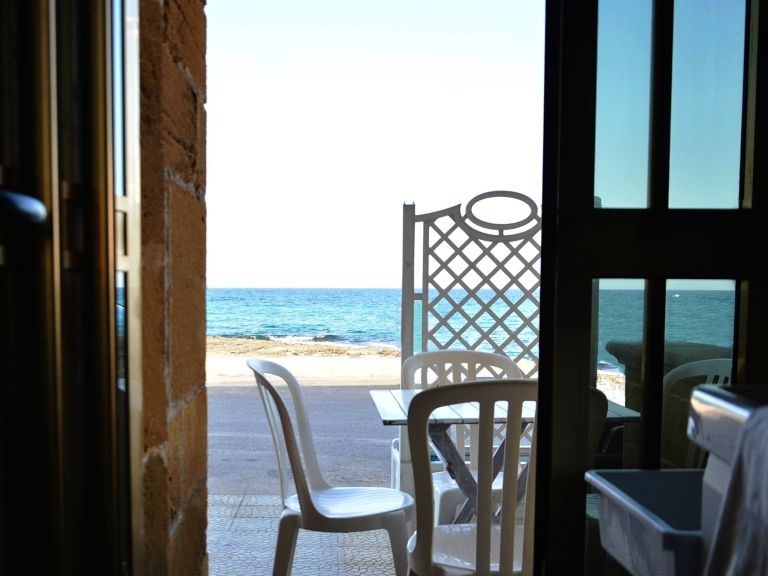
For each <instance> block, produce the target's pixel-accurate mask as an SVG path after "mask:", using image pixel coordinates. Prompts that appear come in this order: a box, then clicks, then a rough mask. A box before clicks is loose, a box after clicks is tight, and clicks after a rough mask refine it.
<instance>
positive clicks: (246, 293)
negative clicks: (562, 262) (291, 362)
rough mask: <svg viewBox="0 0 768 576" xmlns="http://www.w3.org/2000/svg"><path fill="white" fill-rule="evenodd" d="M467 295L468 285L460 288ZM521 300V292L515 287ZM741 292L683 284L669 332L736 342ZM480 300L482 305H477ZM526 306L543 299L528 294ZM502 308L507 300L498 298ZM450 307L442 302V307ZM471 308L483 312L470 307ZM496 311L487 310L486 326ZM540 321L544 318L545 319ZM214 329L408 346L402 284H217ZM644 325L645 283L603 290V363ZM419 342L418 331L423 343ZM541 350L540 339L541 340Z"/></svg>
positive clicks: (670, 303) (674, 337) (672, 297)
mask: <svg viewBox="0 0 768 576" xmlns="http://www.w3.org/2000/svg"><path fill="white" fill-rule="evenodd" d="M452 295H453V296H454V298H456V299H460V298H461V297H462V295H463V294H462V293H460V292H458V291H457V292H455V293H452ZM507 296H508V298H510V299H511V300H513V301H517V300H518V299H519V298H520V297H521V294H520V293H515V292H514V291H513V292H510V293H509V294H508V295H507ZM734 303H735V293H734V292H733V291H728V290H683V291H677V292H672V291H670V292H669V293H668V295H667V340H668V341H688V342H700V343H705V344H715V345H718V346H731V345H732V343H733V314H734ZM475 306H476V305H475ZM520 306H521V308H522V309H524V310H528V311H529V312H530V311H531V310H534V309H535V307H536V303H535V302H531V301H523V302H521V303H520ZM496 308H497V312H498V313H499V314H502V313H503V312H504V307H503V306H502V305H501V304H497V305H496ZM441 309H442V308H441V307H438V311H440V310H441ZM466 311H467V313H469V314H470V315H472V314H474V313H475V312H476V309H473V308H472V307H471V306H470V307H467V308H466ZM492 321H493V320H492V319H491V318H481V319H480V321H479V324H480V325H481V326H485V325H488V323H491V322H492ZM517 322H518V324H515V323H514V322H512V325H513V326H514V327H515V328H520V337H521V339H522V340H523V341H524V342H526V343H531V342H534V339H535V334H534V332H533V331H532V330H531V329H530V327H524V326H521V325H520V324H519V320H518V321H517ZM537 322H538V321H536V325H537ZM207 332H208V335H209V336H229V337H248V338H273V339H286V340H296V341H316V342H338V343H343V344H387V345H393V346H398V347H399V346H400V290H398V289H313V288H304V289H288V288H281V289H262V288H211V289H209V290H208V328H207ZM642 333H643V292H642V290H601V291H600V315H599V333H598V340H599V354H598V359H599V361H600V364H601V366H602V367H603V368H607V369H610V368H613V367H615V365H616V359H615V358H614V357H613V356H611V355H610V354H608V353H607V352H606V350H605V343H606V342H607V341H609V340H629V341H638V340H641V339H642ZM418 347H419V342H418V338H417V342H416V348H417V349H418ZM534 351H535V352H536V353H538V347H537V346H536V347H534Z"/></svg>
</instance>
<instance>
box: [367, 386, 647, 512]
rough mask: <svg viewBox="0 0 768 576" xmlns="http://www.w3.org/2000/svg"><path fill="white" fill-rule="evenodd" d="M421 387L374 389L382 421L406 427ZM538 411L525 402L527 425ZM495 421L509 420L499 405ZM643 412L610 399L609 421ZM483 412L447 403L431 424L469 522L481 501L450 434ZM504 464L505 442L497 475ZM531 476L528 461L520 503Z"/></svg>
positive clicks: (637, 417) (496, 466)
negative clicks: (462, 498) (452, 429)
mask: <svg viewBox="0 0 768 576" xmlns="http://www.w3.org/2000/svg"><path fill="white" fill-rule="evenodd" d="M420 391H421V390H402V389H395V390H371V391H370V393H371V398H373V402H374V404H375V405H376V409H377V410H378V411H379V416H380V417H381V421H382V423H383V424H384V425H385V426H406V425H407V424H408V407H409V406H410V403H411V400H412V399H413V397H414V396H415V395H416V394H418V393H419V392H420ZM535 414H536V403H535V402H525V403H523V413H522V423H523V426H525V425H526V424H530V423H531V422H533V420H534V417H535ZM494 416H495V418H494V419H495V421H496V422H499V423H502V422H506V421H507V413H506V410H504V409H503V408H501V407H500V406H497V407H496V413H495V414H494ZM639 420H640V413H639V412H636V411H634V410H632V409H630V408H626V407H624V406H621V405H619V404H616V403H615V402H611V401H610V400H609V401H608V414H607V416H606V422H607V423H609V424H613V425H617V424H623V423H625V422H638V421H639ZM479 421H480V412H479V409H478V407H477V405H476V404H474V403H471V402H470V403H465V404H455V405H452V406H443V407H441V408H438V409H437V410H435V411H434V412H433V413H432V416H431V418H430V425H429V437H430V440H431V441H432V444H433V446H434V448H435V449H436V450H437V451H438V452H439V453H440V456H441V457H442V459H443V461H444V462H445V463H446V467H445V468H446V471H447V472H448V473H449V474H450V475H451V478H453V479H454V480H455V481H456V484H457V486H458V487H459V489H460V490H461V491H462V492H463V493H464V495H465V496H466V497H467V502H466V503H465V504H464V507H463V508H462V510H461V511H460V512H459V514H458V516H457V517H456V520H455V521H454V522H455V523H457V524H458V523H465V522H468V521H469V520H470V519H471V517H472V515H473V514H474V511H475V504H476V502H477V482H476V480H475V478H474V477H473V476H472V473H471V472H470V471H469V469H468V468H467V464H466V461H465V459H464V455H463V454H461V453H460V452H459V450H458V449H457V448H456V446H455V445H454V444H453V441H452V440H451V438H450V435H449V434H448V429H449V428H450V427H451V425H453V424H478V423H479ZM503 464H504V441H502V443H501V445H500V446H499V448H498V449H497V450H496V453H495V454H494V457H493V476H494V478H495V477H496V475H497V474H498V473H499V472H500V471H501V468H502V466H503ZM527 479H528V463H527V462H526V463H525V465H524V467H523V469H522V470H521V472H520V475H519V479H518V487H517V503H518V504H519V503H520V501H521V499H522V497H523V495H524V494H525V488H526V484H527Z"/></svg>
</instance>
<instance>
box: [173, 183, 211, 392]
mask: <svg viewBox="0 0 768 576" xmlns="http://www.w3.org/2000/svg"><path fill="white" fill-rule="evenodd" d="M169 188H170V207H171V209H170V217H169V227H170V242H169V244H170V246H169V248H170V254H169V256H170V270H171V277H172V279H173V280H172V284H171V287H170V290H169V296H170V327H171V349H170V356H171V389H172V394H173V396H172V399H173V400H174V401H177V400H180V399H182V398H184V397H185V396H187V395H188V394H189V393H190V392H191V391H193V390H196V389H198V388H199V387H200V386H203V385H204V384H205V204H204V203H203V202H201V201H200V200H198V199H197V198H196V197H195V196H194V195H193V194H192V193H190V192H189V191H187V190H184V189H183V188H181V187H180V186H179V185H178V184H176V183H175V182H170V183H169Z"/></svg>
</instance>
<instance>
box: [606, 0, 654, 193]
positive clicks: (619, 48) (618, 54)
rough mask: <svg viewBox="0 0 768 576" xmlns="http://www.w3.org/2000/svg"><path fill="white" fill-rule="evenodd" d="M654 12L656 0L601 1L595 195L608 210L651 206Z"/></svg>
mask: <svg viewBox="0 0 768 576" xmlns="http://www.w3.org/2000/svg"><path fill="white" fill-rule="evenodd" d="M651 11H652V2H651V0H639V1H637V2H624V1H620V0H601V1H600V3H599V15H598V40H597V50H598V52H597V109H596V118H595V196H597V197H599V198H600V199H601V201H602V202H601V204H602V207H603V208H645V207H647V205H648V126H649V113H650V91H651ZM596 205H597V204H596Z"/></svg>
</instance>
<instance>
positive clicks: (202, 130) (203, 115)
mask: <svg viewBox="0 0 768 576" xmlns="http://www.w3.org/2000/svg"><path fill="white" fill-rule="evenodd" d="M197 106H198V112H197V134H198V137H197V150H198V155H197V177H196V178H195V185H196V186H197V188H198V189H199V190H202V191H203V192H205V183H206V179H207V171H206V168H207V157H208V155H207V149H206V144H207V142H208V113H207V112H206V110H205V106H204V105H203V103H202V102H198V104H197Z"/></svg>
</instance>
